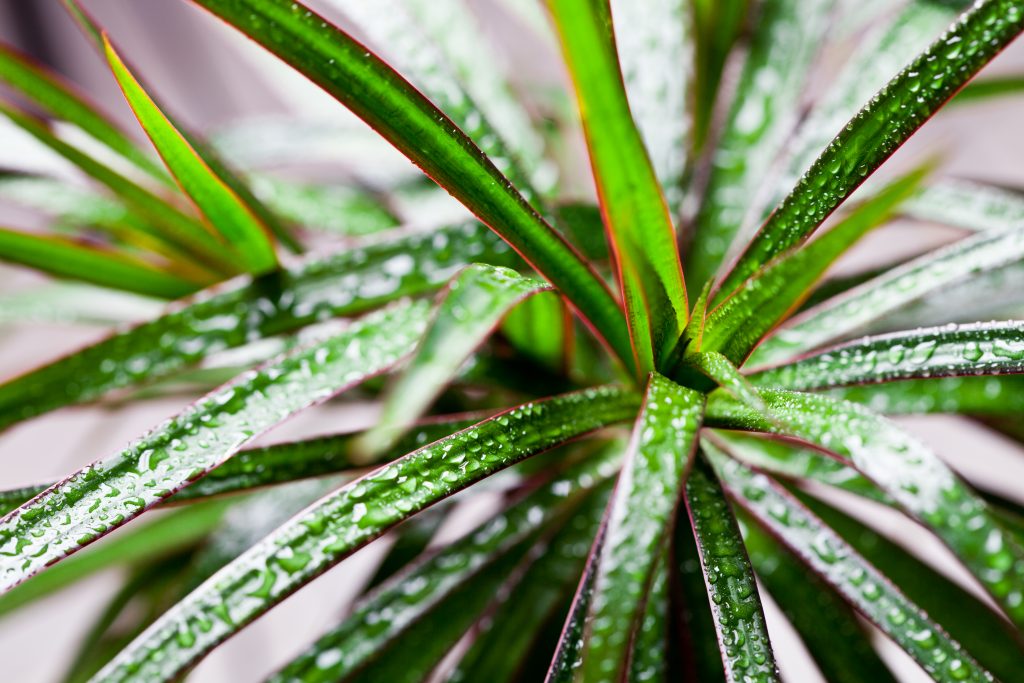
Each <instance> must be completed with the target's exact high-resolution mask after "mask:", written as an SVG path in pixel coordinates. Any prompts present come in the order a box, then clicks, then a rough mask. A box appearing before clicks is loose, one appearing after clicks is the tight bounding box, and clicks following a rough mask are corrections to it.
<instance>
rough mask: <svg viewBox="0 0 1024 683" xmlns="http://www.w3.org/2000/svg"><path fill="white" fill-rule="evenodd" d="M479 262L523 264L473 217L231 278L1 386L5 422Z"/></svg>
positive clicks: (422, 287)
mask: <svg viewBox="0 0 1024 683" xmlns="http://www.w3.org/2000/svg"><path fill="white" fill-rule="evenodd" d="M473 261H479V262H485V263H491V264H493V265H501V266H511V267H516V266H517V265H520V264H521V262H520V261H519V260H518V259H517V258H516V256H515V254H514V253H512V251H511V250H510V249H509V248H508V247H507V245H505V244H504V243H503V242H501V241H500V240H499V239H497V238H496V237H494V236H493V235H492V234H491V233H490V232H489V231H487V230H486V229H485V228H483V226H480V225H478V224H467V225H461V226H451V227H448V228H443V229H441V230H438V231H436V232H433V233H426V234H409V235H404V236H400V237H397V238H394V239H391V240H388V241H383V242H379V243H376V244H371V245H369V246H366V247H362V248H354V249H350V250H348V251H345V252H341V253H337V254H334V255H332V256H328V257H325V258H322V259H310V260H307V261H306V262H305V263H304V264H303V265H300V266H298V267H296V268H294V269H288V270H285V271H282V272H280V273H274V274H270V275H267V276H264V277H263V278H259V279H255V280H252V281H243V282H240V283H237V284H231V285H226V286H224V287H222V288H219V289H215V290H212V291H210V292H208V293H206V294H205V295H204V296H201V297H200V298H198V299H196V300H195V301H191V302H184V303H183V304H182V305H180V306H177V307H175V308H173V309H171V310H170V311H169V312H167V313H166V314H165V315H163V316H161V317H160V318H157V319H156V320H153V321H152V322H148V323H145V324H143V325H140V326H138V327H135V328H132V329H129V330H126V331H123V332H119V333H116V334H115V335H113V336H112V337H110V338H108V339H106V340H103V341H100V342H98V343H96V344H93V345H91V346H89V347H86V348H84V349H82V350H80V351H78V352H76V353H73V354H70V355H68V356H66V357H64V358H62V359H60V360H57V361H54V362H52V363H50V364H48V365H44V366H42V367H41V368H38V369H36V370H32V371H30V372H28V373H26V374H24V375H21V376H19V377H16V378H14V379H12V380H9V381H7V382H6V383H5V384H3V385H0V427H7V426H9V425H11V424H14V423H15V422H19V421H21V420H25V419H28V418H31V417H34V416H36V415H40V414H42V413H45V412H48V411H50V410H53V409H55V408H59V407H62V406H65V405H70V404H74V403H81V402H85V401H89V400H93V399H95V398H98V397H100V396H102V395H104V394H106V393H108V392H109V391H111V390H113V389H117V388H121V387H125V386H130V385H133V384H137V383H140V382H143V381H147V380H153V379H157V378H160V377H167V376H169V375H171V374H172V373H174V372H176V371H179V370H181V369H183V368H184V367H186V366H188V365H190V364H192V363H195V362H196V361H198V360H200V359H202V358H204V357H205V356H207V355H209V354H210V353H212V352H214V351H220V350H223V349H227V348H232V347H237V346H240V345H242V344H244V343H247V342H249V341H252V340H253V339H261V338H264V337H268V336H271V335H275V334H281V333H283V332H288V331H292V330H295V329H297V328H299V327H302V326H304V325H308V324H310V323H313V322H316V321H318V320H324V319H326V318H329V317H334V316H344V315H354V314H356V313H360V312H363V311H366V310H367V309H371V308H374V307H376V306H380V305H381V304H383V303H386V302H388V301H391V300H394V299H397V298H400V297H402V296H409V295H415V294H421V293H423V292H428V291H430V290H433V289H435V288H437V287H439V286H441V285H442V284H443V283H444V282H446V281H447V280H448V279H449V278H450V277H451V276H452V275H453V274H454V273H456V272H457V271H458V270H459V269H460V268H462V267H464V266H465V265H467V264H469V263H471V262H473Z"/></svg>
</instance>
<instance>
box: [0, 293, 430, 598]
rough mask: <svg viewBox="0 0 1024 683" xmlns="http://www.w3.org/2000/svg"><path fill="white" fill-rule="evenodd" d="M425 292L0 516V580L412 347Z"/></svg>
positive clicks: (134, 510)
mask: <svg viewBox="0 0 1024 683" xmlns="http://www.w3.org/2000/svg"><path fill="white" fill-rule="evenodd" d="M428 311H429V306H428V305H427V304H426V303H425V302H416V303H405V304H400V305H397V306H394V307H391V308H389V309H386V310H384V311H380V312H378V313H374V314H371V315H369V316H367V317H366V318H364V319H363V320H362V321H360V322H358V323H354V324H353V325H352V326H350V327H349V328H348V329H346V330H344V331H343V332H341V333H338V334H336V335H335V336H333V337H329V338H327V339H326V340H323V341H321V342H319V343H316V344H312V345H310V346H309V347H307V348H303V349H299V350H298V351H297V352H293V353H291V354H289V355H286V356H284V357H282V358H280V359H279V360H277V361H275V362H271V363H269V364H267V365H265V366H263V367H262V368H260V369H259V370H254V371H251V372H249V373H245V374H243V375H241V376H240V377H239V378H237V379H236V380H234V381H233V382H230V383H229V384H226V385H224V386H223V387H221V388H220V389H217V390H215V391H214V392H212V393H210V394H208V395H207V396H205V397H204V398H203V399H201V400H200V401H198V402H196V403H195V404H193V405H192V406H190V407H189V408H186V409H185V410H184V411H182V412H181V413H179V414H178V415H177V416H175V417H174V418H172V419H171V420H169V421H167V422H166V423H164V424H163V425H161V426H159V427H157V428H156V429H154V430H153V431H151V432H150V433H148V434H147V435H146V436H144V437H142V438H141V439H139V440H138V441H136V442H134V443H133V444H132V445H130V446H129V447H128V448H126V449H125V450H124V451H122V452H120V453H117V454H115V455H112V456H110V457H107V458H105V459H103V460H100V461H98V462H96V463H94V464H92V465H89V466H88V467H86V468H85V469H83V470H80V471H79V472H77V473H75V474H73V475H71V476H70V477H68V478H67V479H65V480H64V481H62V482H60V483H58V484H57V485H55V486H54V487H53V488H51V489H48V490H47V491H46V492H44V493H43V494H40V495H39V496H38V497H36V498H34V499H33V500H31V501H30V502H28V503H27V504H25V505H24V506H22V507H20V508H18V509H17V510H15V511H14V512H12V513H10V514H9V515H7V516H6V517H4V518H3V520H0V577H2V580H0V586H2V588H3V590H9V589H10V588H11V587H13V586H15V585H16V584H18V583H20V582H22V581H24V580H25V579H27V578H29V577H30V576H32V575H33V574H35V573H37V572H39V571H41V570H42V569H44V568H45V567H46V566H48V565H51V564H53V563H54V562H56V561H58V560H60V559H62V558H64V557H66V556H67V555H68V554H69V553H73V552H75V551H76V550H78V549H80V548H81V547H83V546H85V545H88V544H89V543H91V542H92V541H94V540H96V539H97V538H99V537H100V536H102V535H103V534H105V533H107V532H108V531H110V530H112V529H114V528H116V527H118V526H120V525H121V524H123V523H124V522H126V521H128V520H130V519H132V518H134V517H136V516H138V515H139V514H141V513H142V512H144V511H145V510H146V509H147V508H149V507H150V506H152V505H154V504H156V503H157V502H159V501H161V500H163V499H164V498H167V497H168V496H170V495H171V494H173V493H175V492H176V491H178V490H179V489H182V488H184V487H185V486H186V485H187V484H188V483H189V482H190V481H194V480H196V479H198V478H199V477H201V476H203V475H204V474H206V473H207V472H209V471H210V470H212V469H214V468H215V467H217V466H218V465H220V464H221V463H223V462H224V461H226V460H227V459H228V458H230V457H231V456H232V455H234V453H235V452H237V451H238V450H239V449H240V448H241V446H242V445H244V444H245V443H246V442H247V441H250V440H252V439H253V438H255V437H256V436H257V435H259V434H260V433H262V432H264V431H266V430H268V429H270V428H271V427H273V426H274V425H276V424H278V423H279V422H281V421H283V420H285V419H287V418H288V417H290V416H291V415H293V414H295V413H297V412H299V411H300V410H303V409H304V408H307V407H309V406H310V405H314V404H316V403H320V402H322V401H325V400H326V399H328V398H330V397H331V396H333V395H335V394H337V393H338V392H340V391H342V390H343V389H345V388H346V387H351V386H355V385H357V384H359V383H360V382H362V381H364V380H365V379H367V378H368V377H372V376H374V375H376V374H379V373H381V372H383V371H385V370H387V369H388V368H389V367H391V366H392V365H394V364H395V363H396V362H398V361H399V360H400V359H401V358H402V357H403V356H405V355H407V354H409V353H410V352H411V351H412V350H413V348H414V347H415V343H416V340H417V338H418V336H419V335H420V334H421V333H422V331H423V329H424V327H426V322H427V317H428Z"/></svg>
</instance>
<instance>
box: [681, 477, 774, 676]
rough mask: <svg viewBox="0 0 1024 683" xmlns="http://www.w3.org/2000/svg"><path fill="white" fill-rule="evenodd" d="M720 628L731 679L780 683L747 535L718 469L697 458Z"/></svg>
mask: <svg viewBox="0 0 1024 683" xmlns="http://www.w3.org/2000/svg"><path fill="white" fill-rule="evenodd" d="M684 500H685V501H686V509H687V511H688V512H689V515H690V524H691V525H692V526H693V533H694V537H695V538H696V539H697V551H698V552H699V553H700V559H701V566H702V568H703V570H704V583H705V585H706V587H707V592H708V598H709V599H710V601H711V613H712V614H713V615H714V620H715V632H716V634H717V636H718V647H719V650H720V651H721V657H722V664H724V665H725V674H726V680H729V681H758V682H760V681H778V680H779V673H778V671H777V669H776V667H775V656H774V654H773V653H772V646H771V642H770V641H769V639H768V630H767V627H766V625H765V620H764V612H763V611H762V609H761V599H760V597H759V596H758V593H757V584H756V582H755V581H754V573H753V570H752V569H751V566H750V560H749V559H748V558H747V551H746V549H745V548H744V546H743V537H742V536H741V535H740V529H739V526H738V525H737V523H736V518H735V517H734V516H733V512H732V508H731V507H730V506H729V502H728V501H727V500H726V499H725V494H724V493H723V492H722V487H721V485H720V484H719V483H718V480H717V479H716V478H715V474H714V472H712V471H711V468H710V467H708V466H707V464H706V463H705V462H704V460H703V459H702V458H698V459H697V461H696V462H695V463H694V466H693V469H692V470H691V472H690V475H689V477H688V478H687V480H686V496H685V498H684Z"/></svg>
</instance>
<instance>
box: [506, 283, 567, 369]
mask: <svg viewBox="0 0 1024 683" xmlns="http://www.w3.org/2000/svg"><path fill="white" fill-rule="evenodd" d="M574 331H575V330H574V329H573V327H572V319H571V318H570V317H569V312H568V311H567V310H566V308H565V306H564V304H563V303H562V300H561V299H560V298H559V296H558V295H557V294H556V293H554V292H547V293H543V292H542V293H539V294H538V295H536V296H531V297H528V298H526V299H523V300H522V301H519V302H518V303H517V304H516V305H515V307H514V308H513V309H512V310H510V311H509V312H508V315H506V316H505V320H504V321H502V323H501V333H502V334H503V335H504V336H505V338H506V339H508V340H509V342H511V343H512V345H513V346H514V347H515V348H516V350H517V351H519V352H520V353H523V354H525V355H526V356H528V357H530V358H531V359H533V360H535V361H537V362H539V363H541V364H542V365H544V367H546V368H548V369H549V370H555V371H558V370H562V369H563V368H564V367H565V364H566V361H567V360H568V359H567V358H566V355H567V353H568V352H569V351H570V348H569V345H570V344H571V343H572V341H573V338H574V336H575V335H574Z"/></svg>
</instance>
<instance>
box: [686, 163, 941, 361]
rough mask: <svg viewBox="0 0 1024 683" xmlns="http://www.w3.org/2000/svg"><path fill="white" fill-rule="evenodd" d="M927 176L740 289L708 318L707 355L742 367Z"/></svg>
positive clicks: (914, 177)
mask: <svg viewBox="0 0 1024 683" xmlns="http://www.w3.org/2000/svg"><path fill="white" fill-rule="evenodd" d="M927 172H928V168H927V167H922V168H919V169H916V170H914V171H911V172H910V173H908V174H906V175H905V176H903V177H901V178H899V179H897V180H895V181H894V182H892V183H890V184H889V185H888V186H887V187H886V188H885V189H884V190H882V191H881V192H879V193H878V194H876V195H875V196H873V197H872V198H871V199H869V200H867V201H866V202H864V203H863V204H861V205H860V206H858V207H857V208H856V209H855V210H854V211H853V212H852V213H851V214H850V215H849V216H847V217H846V218H845V219H844V220H843V221H842V222H840V223H839V224H838V225H836V226H835V227H834V228H832V229H831V230H829V231H828V232H827V233H825V234H824V235H822V236H821V237H820V238H819V239H817V240H815V241H814V242H812V243H811V244H809V245H807V246H806V247H803V248H795V249H792V250H790V251H788V252H786V253H784V254H782V255H781V256H779V257H778V258H777V259H775V260H774V261H772V262H771V263H769V264H768V265H767V266H765V268H764V269H762V270H761V271H760V272H758V273H756V274H755V275H754V276H753V277H751V278H750V279H749V280H747V281H746V282H744V283H743V284H742V285H740V287H739V288H738V289H737V290H736V291H735V292H734V293H733V294H732V295H731V296H729V298H727V299H726V300H725V301H724V302H723V303H722V304H721V305H719V306H718V307H717V308H715V309H714V310H712V311H711V312H710V313H709V314H708V316H707V321H706V322H705V324H704V333H703V339H702V342H701V350H702V351H718V352H720V353H722V354H723V355H724V356H725V357H726V358H728V359H729V360H730V361H732V362H733V363H737V364H739V363H742V362H743V361H744V360H745V359H746V357H747V355H748V354H749V353H750V351H751V350H752V349H753V348H754V347H755V346H757V343H758V342H759V341H760V340H761V338H762V337H763V336H764V334H765V333H767V332H768V331H769V330H771V329H772V328H773V327H775V325H776V324H778V322H779V321H780V320H782V319H783V318H785V316H786V314H787V313H788V312H789V311H791V310H792V309H794V308H796V307H797V306H798V305H799V303H800V301H801V300H802V298H803V297H805V296H807V294H808V292H809V291H810V288H811V285H812V284H813V283H814V282H815V281H817V280H818V278H820V277H821V276H822V275H823V274H824V273H825V271H826V270H827V269H828V267H829V266H831V265H832V264H833V263H834V262H835V260H836V259H838V258H839V257H840V256H841V255H842V254H843V253H844V252H845V251H846V250H847V249H849V248H850V247H852V246H853V245H854V244H855V243H856V242H857V241H858V240H859V239H860V238H861V237H863V236H864V235H865V234H866V233H867V232H869V231H870V230H871V229H873V228H875V227H878V226H879V225H880V224H882V223H883V222H884V221H885V220H886V219H887V218H888V217H889V216H890V215H892V213H893V212H894V211H895V210H896V207H897V206H898V205H899V203H900V202H901V201H903V200H904V199H905V198H906V197H907V196H909V195H910V193H911V192H913V190H914V188H915V187H917V185H918V184H919V183H920V182H921V180H922V179H923V178H924V176H925V174H926V173H927Z"/></svg>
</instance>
